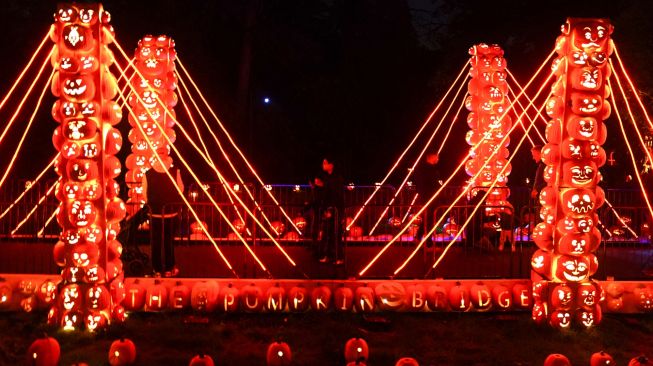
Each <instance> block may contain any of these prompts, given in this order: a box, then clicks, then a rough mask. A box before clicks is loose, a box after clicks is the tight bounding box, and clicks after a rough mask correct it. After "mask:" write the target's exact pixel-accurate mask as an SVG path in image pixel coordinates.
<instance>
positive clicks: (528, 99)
mask: <svg viewBox="0 0 653 366" xmlns="http://www.w3.org/2000/svg"><path fill="white" fill-rule="evenodd" d="M506 71H507V72H508V76H509V77H510V80H512V82H513V83H515V85H516V86H517V88H519V91H524V98H526V100H527V101H528V102H533V103H535V101H531V97H529V96H528V93H526V92H525V90H524V88H522V86H521V84H519V81H517V79H516V78H515V76H514V75H513V74H512V72H510V70H509V69H507V68H506ZM508 87H509V88H510V86H508ZM511 89H512V88H511ZM511 91H512V90H511ZM513 95H515V94H514V92H513ZM530 105H532V106H533V108H535V105H534V104H530ZM529 109H530V108H529ZM535 113H536V114H535V115H536V117H538V118H539V119H540V120H541V121H542V122H544V124H545V125H546V124H547V123H549V122H548V120H547V119H546V117H544V115H543V114H542V113H537V109H536V110H535ZM536 131H537V130H536ZM538 132H539V131H538Z"/></svg>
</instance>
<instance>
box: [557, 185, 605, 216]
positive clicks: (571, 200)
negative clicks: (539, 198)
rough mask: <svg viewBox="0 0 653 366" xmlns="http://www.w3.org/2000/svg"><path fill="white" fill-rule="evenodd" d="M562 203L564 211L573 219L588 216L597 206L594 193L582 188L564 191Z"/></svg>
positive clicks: (561, 198)
mask: <svg viewBox="0 0 653 366" xmlns="http://www.w3.org/2000/svg"><path fill="white" fill-rule="evenodd" d="M560 202H561V203H562V205H560V206H561V208H562V211H563V212H564V213H565V214H566V215H569V216H572V217H580V216H586V215H587V214H590V213H592V212H593V210H594V208H595V207H596V206H597V205H596V197H595V195H594V192H592V191H591V190H589V189H580V188H577V189H568V190H564V191H563V192H562V193H561V197H560Z"/></svg>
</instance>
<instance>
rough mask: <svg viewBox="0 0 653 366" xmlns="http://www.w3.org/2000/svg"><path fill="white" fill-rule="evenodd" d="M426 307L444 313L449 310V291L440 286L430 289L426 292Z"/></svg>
mask: <svg viewBox="0 0 653 366" xmlns="http://www.w3.org/2000/svg"><path fill="white" fill-rule="evenodd" d="M426 306H427V307H428V308H429V309H430V310H432V311H444V310H447V309H448V308H449V300H448V297H447V290H446V289H445V288H444V287H442V286H438V285H434V286H431V287H429V288H428V290H427V291H426Z"/></svg>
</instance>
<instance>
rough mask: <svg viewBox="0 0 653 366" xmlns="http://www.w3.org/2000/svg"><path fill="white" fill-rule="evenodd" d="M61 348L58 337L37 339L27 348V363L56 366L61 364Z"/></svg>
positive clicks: (39, 365)
mask: <svg viewBox="0 0 653 366" xmlns="http://www.w3.org/2000/svg"><path fill="white" fill-rule="evenodd" d="M60 355H61V348H60V347H59V342H57V340H56V339H54V338H50V337H47V336H46V337H45V338H41V339H37V340H35V341H34V342H33V343H32V344H31V345H30V346H29V348H28V350H27V364H29V365H38V366H56V365H58V364H59V356H60Z"/></svg>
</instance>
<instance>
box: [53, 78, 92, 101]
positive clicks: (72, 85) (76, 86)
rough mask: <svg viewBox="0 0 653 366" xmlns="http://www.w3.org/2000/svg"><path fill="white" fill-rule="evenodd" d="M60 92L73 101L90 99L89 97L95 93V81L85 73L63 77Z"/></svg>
mask: <svg viewBox="0 0 653 366" xmlns="http://www.w3.org/2000/svg"><path fill="white" fill-rule="evenodd" d="M61 92H62V95H64V96H66V98H68V99H69V100H71V101H74V102H80V101H83V100H87V99H91V98H90V97H91V96H93V95H95V82H94V81H93V79H92V78H91V77H90V76H87V75H79V76H72V77H68V78H64V79H63V82H62V86H61Z"/></svg>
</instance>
